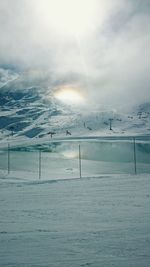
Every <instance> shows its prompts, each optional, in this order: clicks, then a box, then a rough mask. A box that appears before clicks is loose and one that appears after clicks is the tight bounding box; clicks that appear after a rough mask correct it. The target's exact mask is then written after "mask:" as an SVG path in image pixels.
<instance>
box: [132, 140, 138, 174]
mask: <svg viewBox="0 0 150 267" xmlns="http://www.w3.org/2000/svg"><path fill="white" fill-rule="evenodd" d="M133 148H134V172H135V174H137V168H136V143H135V137H134V138H133Z"/></svg>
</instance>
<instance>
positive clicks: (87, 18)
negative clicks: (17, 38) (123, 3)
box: [36, 0, 97, 37]
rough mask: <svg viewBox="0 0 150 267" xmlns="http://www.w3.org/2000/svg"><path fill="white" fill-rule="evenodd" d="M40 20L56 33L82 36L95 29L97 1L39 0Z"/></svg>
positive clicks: (37, 8)
mask: <svg viewBox="0 0 150 267" xmlns="http://www.w3.org/2000/svg"><path fill="white" fill-rule="evenodd" d="M36 3H37V4H36V10H37V12H38V20H40V21H41V23H42V24H43V27H44V28H49V29H53V30H54V31H55V32H56V33H61V34H65V35H77V36H80V37H81V36H82V35H85V34H87V33H88V32H89V31H90V30H92V29H93V27H94V25H95V23H94V22H95V14H96V10H97V0H38V1H37V2H36Z"/></svg>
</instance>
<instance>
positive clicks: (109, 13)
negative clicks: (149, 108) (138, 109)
mask: <svg viewBox="0 0 150 267" xmlns="http://www.w3.org/2000/svg"><path fill="white" fill-rule="evenodd" d="M66 1H67V0H57V1H56V0H55V1H54V0H49V1H48V0H43V1H42V0H38V1H36V0H30V1H29V0H14V1H11V0H5V1H1V2H0V38H1V41H0V65H1V69H3V66H5V69H6V68H7V67H8V69H9V66H11V67H12V66H13V67H14V68H17V71H16V72H18V73H19V75H22V73H24V72H27V71H28V72H29V73H30V76H32V74H34V81H35V73H38V74H39V73H40V77H42V79H41V81H42V82H43V80H44V79H45V80H46V81H47V82H48V83H49V84H48V86H49V87H50V88H52V87H53V84H54V83H52V84H50V81H52V80H53V81H55V83H56V84H61V83H67V82H68V83H75V84H78V86H80V87H81V88H83V90H84V92H86V95H87V99H90V103H92V104H93V106H94V105H96V106H97V105H106V106H107V105H114V106H115V107H116V106H118V107H119V106H123V105H124V106H126V105H127V106H129V105H131V106H132V105H136V104H140V103H142V102H145V101H148V100H150V88H149V85H150V75H149V73H150V60H149V59H150V1H149V0H142V1H141V0H108V1H106V0H87V1H85V0H80V6H81V7H82V12H83V18H84V20H83V21H81V24H83V25H81V29H80V25H78V28H79V30H80V31H79V32H77V30H78V28H76V24H77V23H80V21H79V19H80V17H82V13H81V12H80V11H81V10H79V6H78V9H77V10H74V12H76V14H74V15H73V16H74V17H75V18H76V17H77V18H78V17H79V19H78V20H77V21H76V22H73V23H72V25H71V23H70V27H69V25H67V20H66V21H65V16H64V17H63V16H62V17H61V15H62V13H63V12H64V10H65V12H66V10H67V8H68V10H69V8H70V7H67V5H66V3H67V4H68V3H70V2H66ZM71 2H72V5H74V3H75V2H76V1H75V0H71ZM62 3H63V4H62ZM88 3H89V4H88ZM92 3H94V5H95V6H92V5H93V4H92ZM63 5H64V6H63ZM65 5H66V6H65ZM88 5H89V6H88ZM73 7H74V9H75V6H73ZM83 7H85V9H84V8H83ZM91 7H93V10H92V8H91ZM95 7H96V8H95ZM63 8H64V9H63ZM88 8H89V9H88ZM92 12H93V13H92ZM94 12H95V13H94ZM84 13H85V14H84ZM66 14H68V13H66ZM93 14H94V15H93ZM57 15H58V17H57ZM69 15H70V14H69ZM85 15H86V16H85ZM84 16H85V17H84ZM69 18H70V17H69ZM59 19H60V20H59ZM70 19H71V18H70ZM74 23H76V24H75V25H74ZM84 23H85V25H84ZM71 26H72V28H71ZM82 26H83V30H84V31H85V32H83V31H81V30H82ZM59 29H60V30H61V31H59ZM7 72H8V70H7ZM1 73H2V71H1ZM37 76H38V75H37ZM5 77H7V75H6V73H5ZM42 82H41V84H42Z"/></svg>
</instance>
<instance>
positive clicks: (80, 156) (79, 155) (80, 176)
mask: <svg viewBox="0 0 150 267" xmlns="http://www.w3.org/2000/svg"><path fill="white" fill-rule="evenodd" d="M79 173H80V178H81V177H82V172H81V147H80V145H79Z"/></svg>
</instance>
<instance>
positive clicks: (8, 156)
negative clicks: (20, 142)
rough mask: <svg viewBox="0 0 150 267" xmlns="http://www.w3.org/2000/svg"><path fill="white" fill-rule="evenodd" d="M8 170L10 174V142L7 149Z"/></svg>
mask: <svg viewBox="0 0 150 267" xmlns="http://www.w3.org/2000/svg"><path fill="white" fill-rule="evenodd" d="M7 170H8V174H9V173H10V144H8V149H7Z"/></svg>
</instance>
